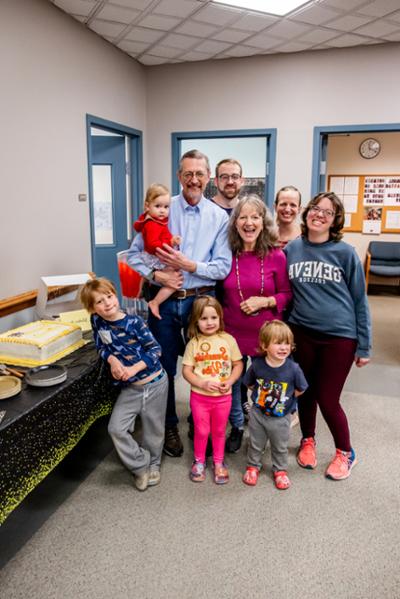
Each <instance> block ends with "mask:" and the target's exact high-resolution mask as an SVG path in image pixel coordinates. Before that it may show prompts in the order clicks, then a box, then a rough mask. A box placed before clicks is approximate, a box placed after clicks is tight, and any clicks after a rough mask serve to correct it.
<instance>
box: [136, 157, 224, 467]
mask: <svg viewBox="0 0 400 599" xmlns="http://www.w3.org/2000/svg"><path fill="white" fill-rule="evenodd" d="M177 175H178V179H179V182H180V184H181V186H182V191H181V193H180V194H179V195H178V196H175V197H173V198H172V201H171V207H170V213H169V222H168V227H169V229H170V231H171V232H172V233H173V235H180V236H181V238H182V243H181V245H180V248H179V249H173V248H172V247H170V246H167V245H164V249H158V250H157V255H158V257H159V258H160V259H161V261H162V262H163V263H164V264H165V265H166V268H165V269H164V270H151V269H150V268H149V267H147V266H146V265H145V264H144V263H143V261H142V257H141V252H142V251H143V239H142V236H141V235H140V234H138V235H137V236H136V237H135V239H134V240H133V242H132V245H131V247H130V250H129V255H128V263H129V264H130V266H132V268H134V269H135V270H136V271H138V272H139V273H140V274H141V275H142V276H143V277H145V278H146V279H147V280H148V281H149V283H150V289H149V295H150V297H154V296H155V295H156V293H157V290H158V289H157V288H158V286H159V285H168V287H172V288H174V289H175V290H176V291H175V293H174V294H173V295H172V296H171V297H170V298H169V299H167V300H166V301H164V302H163V303H162V304H161V305H160V315H161V320H159V319H158V318H156V317H154V316H153V314H151V313H150V314H149V322H148V324H149V328H150V330H151V331H152V333H153V335H154V337H155V338H156V339H157V341H158V342H159V344H160V345H161V348H162V357H161V362H162V365H163V366H164V368H165V370H166V372H167V374H168V380H169V391H168V403H167V413H166V419H165V443H164V452H165V453H166V454H167V455H170V456H172V457H179V456H181V455H182V453H183V446H182V442H181V439H180V437H179V431H178V426H177V425H178V422H179V419H178V416H177V414H176V406H175V385H174V378H175V375H176V367H177V361H178V356H179V355H182V353H183V349H184V345H185V342H186V340H185V333H186V330H187V326H188V321H189V317H190V312H191V309H192V305H193V302H194V300H195V299H196V297H198V296H199V295H205V294H207V295H210V294H211V295H214V287H215V281H216V280H220V279H224V278H225V277H226V276H227V275H228V273H229V272H230V268H231V262H232V255H231V251H230V249H229V245H228V240H227V228H228V216H227V214H226V213H225V211H224V210H221V209H220V208H219V207H218V206H217V205H216V204H214V203H213V202H210V201H209V200H207V199H206V198H205V197H204V195H203V192H204V190H205V188H206V185H207V183H208V181H209V179H210V165H209V161H208V158H207V156H205V155H204V154H202V153H201V152H199V151H198V150H191V151H189V152H186V154H184V155H183V156H182V158H181V160H180V163H179V170H178V173H177Z"/></svg>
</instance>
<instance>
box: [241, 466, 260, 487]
mask: <svg viewBox="0 0 400 599" xmlns="http://www.w3.org/2000/svg"><path fill="white" fill-rule="evenodd" d="M259 474H260V471H259V469H258V468H256V467H255V466H247V468H246V472H245V473H244V474H243V482H244V484H245V485H249V486H250V487H255V485H256V484H257V481H258V476H259Z"/></svg>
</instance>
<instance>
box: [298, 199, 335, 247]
mask: <svg viewBox="0 0 400 599" xmlns="http://www.w3.org/2000/svg"><path fill="white" fill-rule="evenodd" d="M324 198H327V199H328V200H330V201H331V202H332V209H333V211H334V212H335V216H334V218H333V222H332V224H331V226H330V229H329V239H330V240H331V241H340V240H341V239H342V237H343V233H342V229H343V227H344V206H343V204H342V201H341V200H340V199H339V198H338V196H337V195H336V193H333V192H332V191H323V192H322V193H319V194H317V195H316V196H314V197H313V199H312V200H310V201H309V202H308V204H307V206H306V207H305V209H304V212H303V214H302V217H301V220H302V223H301V232H302V234H303V235H304V237H308V227H307V214H308V213H309V212H310V209H311V208H312V207H313V206H317V205H318V204H319V203H320V201H321V200H323V199H324Z"/></svg>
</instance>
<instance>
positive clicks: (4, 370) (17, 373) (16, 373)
mask: <svg viewBox="0 0 400 599" xmlns="http://www.w3.org/2000/svg"><path fill="white" fill-rule="evenodd" d="M0 372H1V374H13V375H14V376H17V377H18V378H20V379H22V378H24V374H23V372H20V371H19V370H15V368H10V366H6V365H5V364H0Z"/></svg>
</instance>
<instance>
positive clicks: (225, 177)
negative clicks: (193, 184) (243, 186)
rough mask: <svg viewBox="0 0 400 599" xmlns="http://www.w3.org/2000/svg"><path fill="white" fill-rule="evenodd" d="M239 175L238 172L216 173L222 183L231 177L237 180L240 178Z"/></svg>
mask: <svg viewBox="0 0 400 599" xmlns="http://www.w3.org/2000/svg"><path fill="white" fill-rule="evenodd" d="M241 178H242V177H241V175H238V174H236V173H235V174H233V175H226V174H223V175H218V179H220V180H221V181H223V182H224V183H226V182H227V181H229V179H232V181H239V179H241Z"/></svg>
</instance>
